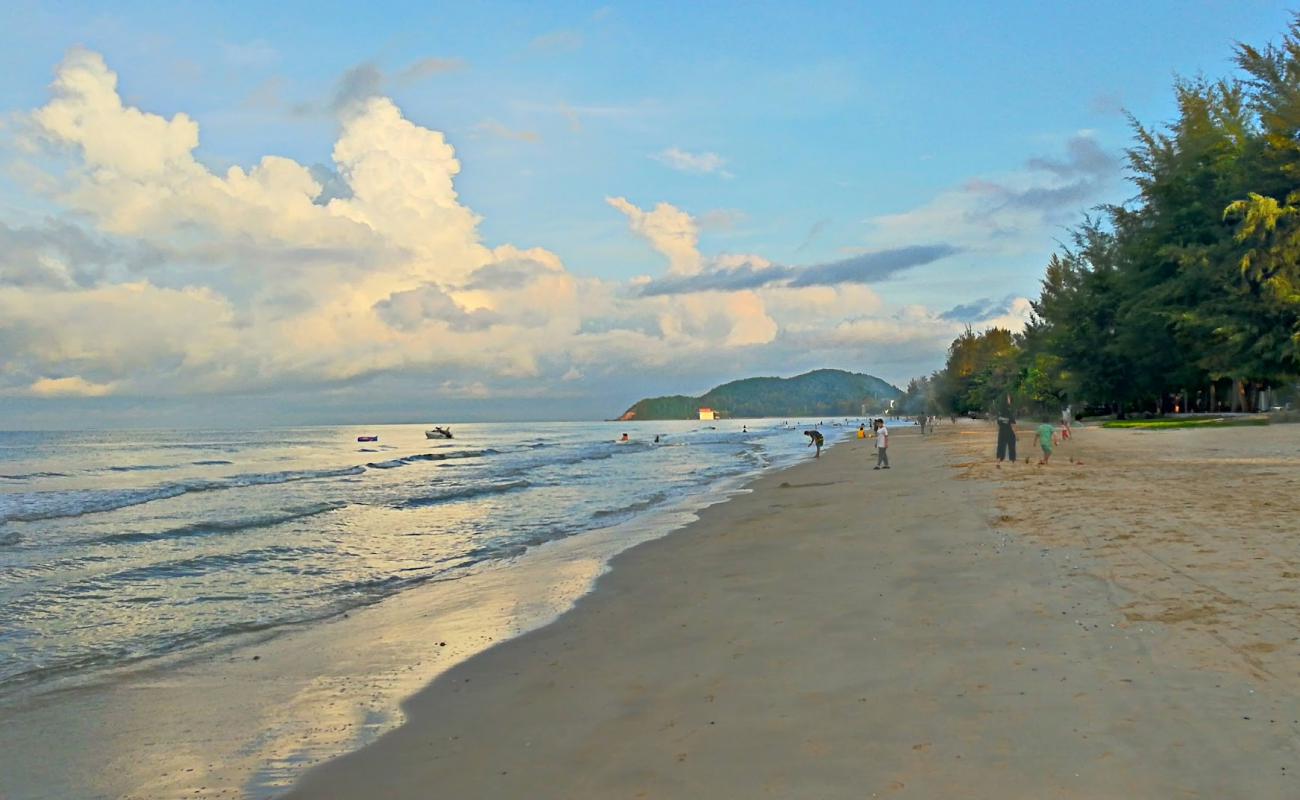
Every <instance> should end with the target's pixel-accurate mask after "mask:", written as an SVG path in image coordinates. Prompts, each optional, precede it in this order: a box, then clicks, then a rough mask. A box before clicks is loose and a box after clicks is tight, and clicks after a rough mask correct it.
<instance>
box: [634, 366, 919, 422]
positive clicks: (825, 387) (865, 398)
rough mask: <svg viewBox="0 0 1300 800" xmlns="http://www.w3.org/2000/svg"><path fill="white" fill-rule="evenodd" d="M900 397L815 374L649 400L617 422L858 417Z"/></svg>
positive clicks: (870, 381)
mask: <svg viewBox="0 0 1300 800" xmlns="http://www.w3.org/2000/svg"><path fill="white" fill-rule="evenodd" d="M900 396H902V392H901V391H899V390H898V389H897V388H896V387H894V386H892V385H890V384H888V383H885V382H884V381H882V380H881V379H880V378H877V377H876V376H874V375H863V374H861V373H857V372H845V371H844V370H840V369H819V370H814V371H812V372H808V373H805V374H803V375H797V376H795V377H793V378H745V379H744V380H739V381H732V382H731V383H724V384H722V385H721V386H717V387H715V388H713V389H711V390H710V391H709V392H708V393H706V394H704V395H703V396H701V397H687V396H685V395H680V394H678V395H672V396H669V397H651V398H647V399H645V400H642V401H640V402H638V403H636V404H635V405H633V406H632V407H631V408H629V409H628V410H627V411H626V412H624V413H623V416H622V417H620V418H619V419H624V420H632V419H695V418H696V417H697V415H698V412H699V409H700V408H703V407H707V408H712V409H714V410H715V411H717V412H719V413H720V414H722V415H723V416H725V417H729V418H733V419H734V418H738V417H800V416H803V417H810V416H813V417H836V416H858V415H859V414H860V413H861V412H862V404H863V403H864V402H865V403H867V405H868V409H869V410H873V411H874V410H878V408H879V406H880V405H881V401H889V400H893V399H896V398H898V397H900Z"/></svg>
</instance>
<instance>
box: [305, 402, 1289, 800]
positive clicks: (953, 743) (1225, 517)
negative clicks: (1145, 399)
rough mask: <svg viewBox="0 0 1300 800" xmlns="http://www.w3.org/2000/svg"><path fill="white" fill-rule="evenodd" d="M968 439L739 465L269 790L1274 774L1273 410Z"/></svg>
mask: <svg viewBox="0 0 1300 800" xmlns="http://www.w3.org/2000/svg"><path fill="white" fill-rule="evenodd" d="M1169 436H1175V437H1183V439H1185V441H1183V440H1181V439H1165V438H1164V437H1169ZM1157 437H1160V438H1158V439H1157ZM1022 442H1023V443H1025V444H1028V437H1027V436H1026V437H1024V438H1023V439H1022ZM992 443H993V433H992V431H991V429H988V428H985V427H983V426H980V425H959V426H955V427H947V426H943V427H941V428H940V429H939V431H938V432H937V433H936V434H935V435H933V436H927V437H924V438H923V437H921V436H919V435H916V434H915V433H914V432H910V431H909V432H900V433H899V434H897V435H896V436H895V438H894V439H893V447H892V448H891V462H892V463H893V464H894V469H892V470H890V471H880V472H875V471H872V470H871V469H870V464H871V463H874V456H873V453H872V451H871V447H870V442H858V441H849V442H846V443H845V444H843V445H841V446H838V447H836V448H833V449H832V450H830V451H828V452H827V453H825V454H824V455H823V457H822V458H821V459H819V460H816V461H809V462H807V463H805V464H803V465H801V466H798V467H795V468H793V469H791V470H787V471H784V472H780V473H775V474H772V475H769V476H767V477H765V478H763V479H761V480H759V481H758V482H757V483H756V484H755V486H754V491H753V493H752V494H749V495H746V496H742V497H739V498H736V499H733V500H732V501H730V502H728V503H725V504H722V505H718V506H714V507H712V508H710V509H707V510H706V511H705V512H703V514H702V515H701V519H700V520H699V521H698V522H696V523H694V524H692V525H690V526H688V527H687V528H686V529H684V530H682V531H680V532H678V533H676V534H673V535H671V536H669V537H666V538H664V539H660V540H657V541H653V542H649V543H647V544H643V545H641V546H639V547H637V548H635V549H634V550H631V551H628V552H627V553H624V554H623V555H621V556H619V557H617V558H616V559H615V562H614V568H613V570H612V571H611V572H610V573H608V574H606V575H605V576H604V577H603V578H601V580H600V582H599V585H598V589H597V591H595V592H594V593H592V594H590V595H588V596H586V597H585V598H583V599H582V600H581V601H580V602H579V603H578V604H577V606H576V607H575V608H574V609H573V610H572V611H570V612H569V613H567V614H566V615H564V616H563V617H561V618H560V619H559V620H558V621H556V622H555V623H553V624H551V625H548V626H546V627H543V628H541V629H539V630H536V631H533V632H531V633H529V634H526V635H524V636H522V637H520V638H517V639H514V640H511V641H509V642H506V643H504V644H501V645H498V646H496V647H493V648H491V649H489V650H487V651H485V652H483V653H481V654H479V655H477V656H475V657H473V658H471V659H470V660H468V661H466V662H464V663H462V664H460V665H459V666H457V667H455V668H453V669H451V670H450V671H448V672H446V673H444V674H443V675H442V676H441V677H439V678H438V679H437V680H436V681H435V682H434V683H432V684H431V685H430V686H428V687H427V688H425V689H424V690H422V691H421V692H419V693H418V694H417V695H415V696H414V697H412V698H411V699H410V700H409V701H407V703H406V704H405V711H406V713H407V722H406V724H404V725H403V726H401V727H400V728H397V729H396V730H394V731H392V732H390V733H388V734H386V735H385V736H383V737H382V738H381V739H379V741H377V742H376V743H374V744H373V745H371V746H369V747H366V748H364V749H362V750H360V751H357V752H356V753H353V754H351V755H349V756H345V757H343V758H340V759H337V760H335V761H332V762H330V763H327V764H325V765H323V766H321V767H319V768H317V769H315V770H313V771H311V772H309V773H308V774H307V776H306V777H305V778H304V779H303V780H302V781H301V782H300V783H299V785H298V787H297V788H296V790H295V792H294V793H292V794H291V796H292V797H296V798H312V799H314V798H366V800H371V799H372V798H406V797H410V798H416V797H421V798H423V797H434V796H436V797H457V798H478V797H485V798H486V797H493V798H550V797H554V798H582V797H592V798H616V797H618V798H622V797H626V798H637V797H646V798H694V797H735V798H750V797H808V798H839V797H844V798H849V797H853V798H861V797H873V796H876V797H892V796H898V797H926V798H929V797H935V798H947V797H974V798H983V797H988V798H1044V797H1068V798H1117V797H1153V798H1167V797H1206V798H1211V797H1212V798H1220V797H1250V798H1275V797H1276V798H1283V797H1296V796H1300V782H1298V781H1297V778H1296V777H1295V773H1296V772H1297V771H1300V759H1298V758H1297V757H1296V756H1297V753H1298V751H1300V706H1298V704H1297V701H1296V699H1295V698H1296V697H1297V692H1296V691H1295V690H1296V688H1297V687H1296V682H1297V677H1298V676H1297V667H1296V664H1297V663H1298V662H1297V659H1296V655H1297V641H1298V640H1300V632H1297V630H1296V628H1295V626H1296V624H1297V613H1296V605H1295V594H1294V592H1295V583H1294V581H1293V580H1292V577H1289V576H1288V575H1287V573H1291V572H1292V569H1291V567H1293V566H1294V564H1295V562H1296V560H1297V559H1296V556H1297V548H1296V546H1295V544H1294V543H1293V541H1292V542H1289V541H1288V539H1290V536H1289V534H1291V533H1292V532H1293V530H1294V527H1295V526H1294V512H1295V510H1296V501H1295V497H1296V492H1295V488H1296V486H1295V480H1296V470H1295V467H1296V465H1297V464H1296V452H1297V445H1298V444H1300V429H1298V428H1297V427H1296V426H1285V427H1281V426H1279V427H1277V428H1265V429H1244V430H1243V429H1233V430H1227V431H1223V430H1211V431H1185V432H1162V433H1145V434H1143V433H1136V432H1132V431H1101V430H1086V431H1081V432H1080V433H1079V435H1078V437H1077V438H1076V439H1075V440H1074V441H1073V442H1072V443H1071V444H1070V445H1068V446H1066V447H1063V448H1061V449H1060V450H1058V454H1057V459H1058V463H1055V464H1053V465H1052V466H1051V467H1048V468H1043V469H1040V468H1038V467H1036V466H1033V465H1023V464H1017V465H1015V466H1006V467H1003V468H1002V469H1000V470H998V469H995V468H994V467H993V465H992V464H990V463H988V461H987V459H988V457H989V456H990V455H991V453H992ZM1025 449H1026V450H1028V448H1025ZM1215 449H1221V452H1217V453H1216V452H1214V450H1215ZM1153 451H1154V452H1157V453H1159V454H1161V456H1162V457H1163V458H1164V459H1165V460H1163V461H1159V462H1157V463H1155V464H1154V465H1153V463H1152V458H1153ZM1121 454H1124V455H1122V456H1121ZM975 456H979V458H978V460H977V459H976V458H975ZM1071 458H1074V459H1075V460H1076V461H1083V464H1082V465H1078V464H1071V463H1070V461H1069V459H1071ZM1234 459H1236V460H1234ZM1237 470H1240V472H1238V471H1237ZM1270 473H1271V474H1270ZM1279 486H1280V487H1282V488H1283V489H1284V491H1278V487H1279ZM1265 502H1268V503H1272V504H1275V505H1264V503H1265ZM1270 526H1273V527H1270ZM1125 536H1128V537H1130V538H1123V537H1125ZM1206 551H1210V552H1206ZM1139 554H1140V555H1139ZM1288 564H1289V565H1291V567H1288V566H1287V565H1288Z"/></svg>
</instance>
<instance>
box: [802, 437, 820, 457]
mask: <svg viewBox="0 0 1300 800" xmlns="http://www.w3.org/2000/svg"><path fill="white" fill-rule="evenodd" d="M803 435H804V436H807V437H808V446H809V447H812V446H813V445H817V455H815V456H813V457H814V458H821V457H822V443H823V442H824V441H825V439H824V438H823V437H822V434H821V431H804V432H803Z"/></svg>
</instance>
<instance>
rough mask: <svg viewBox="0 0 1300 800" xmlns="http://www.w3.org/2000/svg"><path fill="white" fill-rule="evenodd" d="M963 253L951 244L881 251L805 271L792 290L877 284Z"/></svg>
mask: <svg viewBox="0 0 1300 800" xmlns="http://www.w3.org/2000/svg"><path fill="white" fill-rule="evenodd" d="M959 252H961V250H960V248H958V247H954V246H952V245H950V244H922V245H909V246H907V247H896V248H894V249H892V250H877V251H875V252H874V253H863V254H861V255H857V256H853V257H852V258H846V259H843V260H841V261H831V262H829V263H826V264H816V265H814V266H811V267H804V268H803V270H802V271H801V272H800V273H799V275H798V276H796V277H795V279H794V280H792V281H791V282H790V285H791V286H796V287H798V286H834V285H835V284H837V283H873V282H875V281H880V280H884V279H885V278H888V277H890V276H891V275H893V274H895V273H897V272H902V271H903V270H905V269H911V268H912V267H919V266H923V265H925V264H929V263H930V262H932V261H938V260H939V259H941V258H947V257H948V256H951V255H955V254H957V253H959Z"/></svg>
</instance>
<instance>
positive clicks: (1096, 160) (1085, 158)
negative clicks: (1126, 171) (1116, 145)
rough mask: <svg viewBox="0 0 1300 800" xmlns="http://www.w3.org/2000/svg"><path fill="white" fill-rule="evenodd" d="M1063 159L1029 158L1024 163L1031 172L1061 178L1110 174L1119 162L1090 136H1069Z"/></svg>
mask: <svg viewBox="0 0 1300 800" xmlns="http://www.w3.org/2000/svg"><path fill="white" fill-rule="evenodd" d="M1065 152H1066V157H1065V159H1063V160H1062V159H1055V158H1041V157H1040V158H1031V159H1029V161H1028V162H1027V163H1026V166H1028V167H1029V168H1030V169H1032V170H1040V171H1045V172H1051V173H1052V174H1054V175H1058V176H1060V177H1062V178H1074V177H1080V176H1083V177H1098V176H1104V175H1110V174H1112V173H1113V172H1114V171H1115V170H1116V169H1117V168H1118V167H1119V160H1118V159H1116V158H1115V157H1114V156H1112V155H1111V154H1110V153H1107V152H1106V151H1105V150H1103V149H1102V147H1101V145H1099V144H1097V140H1096V139H1094V138H1092V137H1091V136H1083V135H1078V136H1071V137H1070V139H1069V141H1067V142H1066V143H1065Z"/></svg>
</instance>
